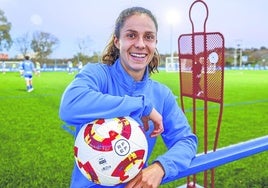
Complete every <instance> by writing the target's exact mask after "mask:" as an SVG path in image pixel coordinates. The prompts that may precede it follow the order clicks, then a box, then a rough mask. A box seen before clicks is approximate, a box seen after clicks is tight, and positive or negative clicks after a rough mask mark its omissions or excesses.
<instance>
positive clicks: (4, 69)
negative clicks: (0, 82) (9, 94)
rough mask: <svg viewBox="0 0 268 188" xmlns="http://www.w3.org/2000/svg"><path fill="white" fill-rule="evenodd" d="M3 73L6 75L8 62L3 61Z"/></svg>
mask: <svg viewBox="0 0 268 188" xmlns="http://www.w3.org/2000/svg"><path fill="white" fill-rule="evenodd" d="M2 73H3V74H6V62H5V61H2Z"/></svg>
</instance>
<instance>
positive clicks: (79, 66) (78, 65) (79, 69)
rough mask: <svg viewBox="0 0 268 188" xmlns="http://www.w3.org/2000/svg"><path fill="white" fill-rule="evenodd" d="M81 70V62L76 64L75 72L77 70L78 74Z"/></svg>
mask: <svg viewBox="0 0 268 188" xmlns="http://www.w3.org/2000/svg"><path fill="white" fill-rule="evenodd" d="M82 68H83V63H82V61H79V62H78V63H77V70H78V72H80V71H81V70H82Z"/></svg>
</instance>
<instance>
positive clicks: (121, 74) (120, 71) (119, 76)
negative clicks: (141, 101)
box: [111, 59, 149, 92]
mask: <svg viewBox="0 0 268 188" xmlns="http://www.w3.org/2000/svg"><path fill="white" fill-rule="evenodd" d="M111 73H112V77H113V78H114V79H116V80H117V83H119V84H120V85H121V86H122V87H123V88H124V89H126V90H128V91H132V92H134V91H136V90H140V89H142V88H143V87H144V86H145V85H146V83H147V81H148V79H149V72H148V67H147V68H146V71H145V73H144V75H143V79H142V80H141V81H136V80H134V79H133V77H131V76H130V75H129V74H128V73H127V72H126V71H125V69H124V68H123V66H122V64H121V61H120V59H117V60H116V61H115V63H114V64H113V65H112V66H111Z"/></svg>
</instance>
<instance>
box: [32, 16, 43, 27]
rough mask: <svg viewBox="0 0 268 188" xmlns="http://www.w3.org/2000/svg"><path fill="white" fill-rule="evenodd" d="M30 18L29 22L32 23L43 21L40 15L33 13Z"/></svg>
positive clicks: (36, 23) (39, 23) (38, 23)
mask: <svg viewBox="0 0 268 188" xmlns="http://www.w3.org/2000/svg"><path fill="white" fill-rule="evenodd" d="M30 20H31V23H32V24H33V25H41V24H42V22H43V20H42V18H41V16H40V15H38V14H33V15H32V16H31V18H30Z"/></svg>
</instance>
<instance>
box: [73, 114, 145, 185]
mask: <svg viewBox="0 0 268 188" xmlns="http://www.w3.org/2000/svg"><path fill="white" fill-rule="evenodd" d="M147 153H148V143H147V140H146V137H145V134H144V132H143V130H142V128H141V127H140V125H139V124H138V123H137V122H136V121H135V120H134V119H132V118H130V117H118V118H112V119H97V120H95V121H93V122H90V123H87V124H85V125H83V127H82V128H81V129H80V131H79V133H78V135H77V137H76V140H75V146H74V156H75V161H76V164H77V166H78V168H79V169H80V171H81V172H82V174H83V175H84V176H85V177H86V178H87V179H89V180H90V181H92V182H94V183H96V184H101V185H107V186H113V185H117V184H120V183H125V182H128V181H130V180H131V179H132V178H134V177H135V176H136V175H137V174H138V173H139V171H140V170H141V169H142V167H143V165H144V163H145V161H146V158H147Z"/></svg>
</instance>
